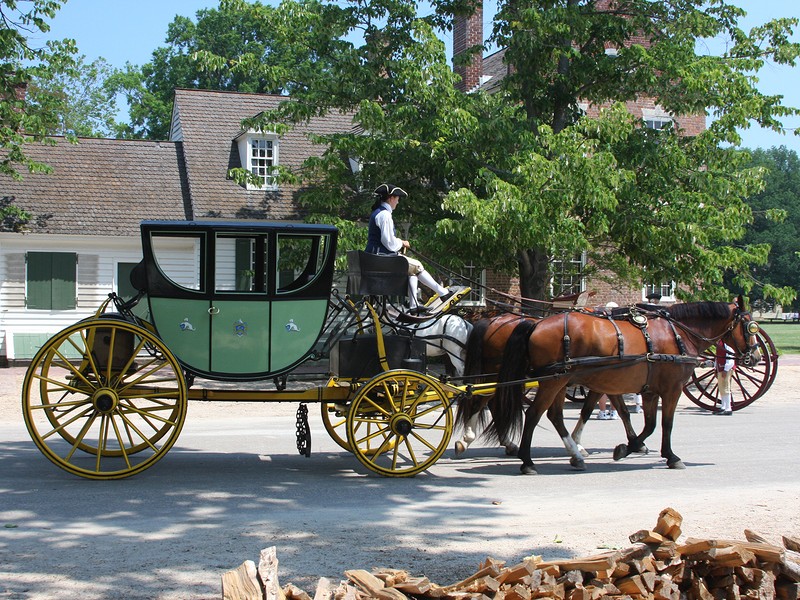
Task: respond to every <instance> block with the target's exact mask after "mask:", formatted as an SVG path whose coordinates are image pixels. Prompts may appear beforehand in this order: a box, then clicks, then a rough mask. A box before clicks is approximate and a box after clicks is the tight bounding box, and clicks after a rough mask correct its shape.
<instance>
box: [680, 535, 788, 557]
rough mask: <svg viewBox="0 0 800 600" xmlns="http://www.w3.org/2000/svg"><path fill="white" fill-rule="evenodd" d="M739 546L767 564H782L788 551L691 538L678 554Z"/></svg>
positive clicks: (757, 544) (767, 546)
mask: <svg viewBox="0 0 800 600" xmlns="http://www.w3.org/2000/svg"><path fill="white" fill-rule="evenodd" d="M734 545H739V546H741V547H743V548H746V549H747V550H749V551H750V552H752V553H753V554H755V555H756V556H757V557H758V558H759V559H761V560H764V561H766V562H772V563H780V562H783V561H784V560H785V558H786V550H785V549H784V548H781V547H780V546H774V545H772V544H761V543H757V542H743V541H741V540H716V539H715V540H697V539H693V538H690V539H688V540H686V543H685V544H683V545H682V546H678V552H679V553H680V554H681V555H682V556H686V555H691V554H697V553H700V552H705V551H706V550H709V549H711V548H724V547H726V546H734Z"/></svg>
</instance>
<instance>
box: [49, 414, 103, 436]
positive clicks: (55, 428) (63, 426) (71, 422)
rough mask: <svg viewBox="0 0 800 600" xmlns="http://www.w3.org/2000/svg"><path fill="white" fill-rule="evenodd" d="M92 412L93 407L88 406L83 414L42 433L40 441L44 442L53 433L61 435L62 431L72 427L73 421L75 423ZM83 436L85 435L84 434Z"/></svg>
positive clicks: (59, 422)
mask: <svg viewBox="0 0 800 600" xmlns="http://www.w3.org/2000/svg"><path fill="white" fill-rule="evenodd" d="M93 412H94V407H92V406H88V407H86V410H84V411H83V412H81V413H79V414H77V415H75V416H73V417H72V418H71V419H67V420H66V421H64V422H63V423H62V422H61V421H58V427H54V428H53V429H51V430H50V431H48V432H47V433H43V434H42V439H43V440H46V439H47V438H49V437H50V436H51V435H53V434H54V433H58V434H61V432H62V431H64V430H65V429H66V428H67V427H69V426H70V425H72V424H73V423H74V422H75V421H77V420H79V419H83V418H85V417H87V416H89V415H91V414H92V413H93ZM84 435H86V434H85V432H84Z"/></svg>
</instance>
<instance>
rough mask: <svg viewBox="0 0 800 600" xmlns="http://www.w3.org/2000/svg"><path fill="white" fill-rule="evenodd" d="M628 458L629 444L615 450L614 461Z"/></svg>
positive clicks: (621, 445)
mask: <svg viewBox="0 0 800 600" xmlns="http://www.w3.org/2000/svg"><path fill="white" fill-rule="evenodd" d="M626 456H628V445H627V444H620V445H619V446H617V447H616V448H614V460H622V459H623V458H625V457H626Z"/></svg>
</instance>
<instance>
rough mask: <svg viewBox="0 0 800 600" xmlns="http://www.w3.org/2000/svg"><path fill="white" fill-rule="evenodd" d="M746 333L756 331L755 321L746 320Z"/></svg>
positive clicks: (756, 324)
mask: <svg viewBox="0 0 800 600" xmlns="http://www.w3.org/2000/svg"><path fill="white" fill-rule="evenodd" d="M747 333H752V334H755V333H758V323H756V322H755V321H748V322H747Z"/></svg>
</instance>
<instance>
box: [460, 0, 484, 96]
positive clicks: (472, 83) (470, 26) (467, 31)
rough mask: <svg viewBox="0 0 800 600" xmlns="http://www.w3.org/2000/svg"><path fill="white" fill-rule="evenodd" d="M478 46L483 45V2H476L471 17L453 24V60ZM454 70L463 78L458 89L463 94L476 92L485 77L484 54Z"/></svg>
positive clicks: (463, 16)
mask: <svg viewBox="0 0 800 600" xmlns="http://www.w3.org/2000/svg"><path fill="white" fill-rule="evenodd" d="M478 45H483V1H482V0H478V2H476V6H475V12H473V13H472V14H471V15H469V16H467V15H458V16H456V18H455V21H454V22H453V58H455V57H457V56H459V55H460V54H463V53H464V52H465V51H466V50H467V49H468V48H472V47H473V46H478ZM454 70H455V72H456V74H457V75H460V76H461V82H460V83H459V84H458V86H457V87H458V89H459V90H461V91H462V92H470V91H472V90H474V89H475V88H477V87H478V86H479V85H480V83H481V76H482V75H483V52H478V53H476V54H473V55H472V60H471V61H470V63H469V64H467V65H458V66H455V67H454Z"/></svg>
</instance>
